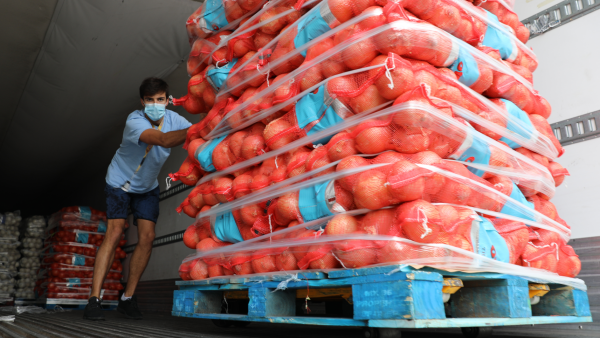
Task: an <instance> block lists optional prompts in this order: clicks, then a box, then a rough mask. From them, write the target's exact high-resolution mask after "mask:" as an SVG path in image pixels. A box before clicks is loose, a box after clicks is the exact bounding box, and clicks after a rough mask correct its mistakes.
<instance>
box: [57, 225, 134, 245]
mask: <svg viewBox="0 0 600 338" xmlns="http://www.w3.org/2000/svg"><path fill="white" fill-rule="evenodd" d="M55 229H56V228H55ZM104 236H105V233H103V232H92V231H85V230H70V229H69V230H58V231H50V237H49V238H48V240H49V241H51V242H75V243H82V244H92V245H95V246H100V245H101V244H102V242H103V241H104ZM126 243H127V240H125V235H122V236H121V240H120V241H119V243H118V245H117V246H119V247H122V246H124V245H125V244H126Z"/></svg>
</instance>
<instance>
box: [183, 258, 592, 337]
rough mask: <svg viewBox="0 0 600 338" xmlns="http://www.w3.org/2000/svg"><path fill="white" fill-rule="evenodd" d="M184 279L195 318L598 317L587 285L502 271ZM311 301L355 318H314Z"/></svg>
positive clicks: (432, 324)
mask: <svg viewBox="0 0 600 338" xmlns="http://www.w3.org/2000/svg"><path fill="white" fill-rule="evenodd" d="M227 280H228V281H229V282H228V283H225V281H227ZM177 284H178V285H179V289H180V290H176V291H175V292H174V300H173V311H172V315H173V316H180V317H191V318H205V319H222V320H240V321H255V322H271V323H293V324H311V325H335V326H362V327H364V326H369V327H378V328H444V327H481V326H505V325H525V324H549V323H583V322H590V321H591V312H590V307H589V301H588V297H587V293H586V292H585V291H582V290H577V289H573V288H571V287H566V286H562V285H555V284H544V281H537V280H536V281H533V282H532V281H528V280H525V279H523V278H520V277H516V276H510V275H503V274H496V273H472V274H469V273H462V272H445V271H439V270H436V269H421V270H416V269H413V268H410V267H406V266H402V267H399V266H384V267H374V268H363V269H349V270H338V271H330V272H328V273H299V274H289V273H287V274H281V275H265V276H255V277H252V278H228V279H226V278H223V279H216V280H212V281H210V280H209V281H180V282H177ZM444 287H445V288H446V289H445V291H443V288H444ZM448 288H452V291H455V292H454V293H452V292H448ZM548 288H549V289H550V291H548ZM532 290H533V291H532ZM530 292H533V294H534V295H535V296H537V297H541V298H540V302H539V303H538V304H536V305H533V306H532V305H531V302H530ZM313 298H314V299H313ZM448 298H449V303H447V304H444V301H448ZM536 299H537V298H536ZM306 302H316V303H311V304H313V305H315V304H318V303H325V304H324V305H325V306H323V305H319V306H316V305H315V306H316V308H317V310H319V308H320V309H321V310H320V311H325V314H326V315H332V314H333V315H334V316H341V317H351V318H333V317H322V316H319V317H316V316H311V314H310V313H308V314H307V311H305V309H304V308H305V307H306V305H307V304H308V303H306ZM313 305H311V306H313ZM313 309H314V307H313ZM323 309H324V310H323ZM317 312H318V311H317ZM303 314H304V315H305V316H302V315H303ZM322 314H323V313H321V314H320V315H322Z"/></svg>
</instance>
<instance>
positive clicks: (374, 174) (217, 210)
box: [196, 151, 570, 245]
mask: <svg viewBox="0 0 600 338" xmlns="http://www.w3.org/2000/svg"><path fill="white" fill-rule="evenodd" d="M333 164H335V163H333ZM327 169H329V167H328V166H324V167H321V168H319V169H318V170H321V171H323V170H327ZM314 174H316V172H315V173H312V172H309V173H306V174H303V175H299V176H297V177H294V178H292V179H290V181H289V182H288V181H284V182H280V183H277V184H274V185H271V186H269V187H267V188H265V189H263V190H261V191H258V192H255V193H253V194H250V195H247V196H243V197H241V198H239V199H236V200H235V201H232V202H230V203H225V204H220V205H216V206H214V207H212V208H210V209H208V210H205V211H202V212H200V213H199V214H198V215H197V216H196V220H197V221H196V226H197V227H200V228H203V227H204V228H206V229H208V230H210V232H211V237H212V238H213V239H215V240H217V241H220V242H237V241H242V240H248V239H251V238H254V237H257V236H260V235H264V234H266V233H270V232H273V231H276V230H275V229H277V228H280V227H284V228H285V227H287V226H289V225H290V224H291V223H293V222H300V223H302V222H307V221H311V220H313V219H318V218H321V217H324V216H328V215H332V214H335V213H339V212H343V211H347V210H353V209H356V208H368V209H371V210H377V209H381V208H384V207H387V206H390V205H396V204H399V203H405V202H410V201H414V200H417V199H424V200H426V201H428V202H433V203H451V204H459V205H467V206H471V207H477V208H481V209H485V210H490V211H494V212H501V213H504V214H509V215H515V216H518V217H521V218H526V219H530V220H534V221H536V222H538V223H542V224H545V225H546V226H547V228H548V229H547V230H548V231H552V232H555V233H557V234H558V235H559V236H560V237H562V238H563V239H564V240H565V241H566V240H568V238H569V237H570V229H569V228H568V226H567V225H566V223H565V224H562V223H564V221H562V220H560V218H559V217H558V214H557V213H556V210H555V209H553V210H551V209H548V208H551V207H553V206H552V205H551V203H550V202H547V201H546V202H544V201H543V200H541V199H539V198H538V197H537V195H534V196H533V197H532V198H534V201H533V202H531V201H528V200H527V199H526V198H525V197H524V196H523V194H522V193H521V191H520V189H519V188H518V187H517V186H516V184H514V183H513V182H511V181H510V180H509V179H508V178H506V177H503V176H500V175H496V176H494V177H491V178H490V179H489V180H485V179H483V178H481V177H478V176H476V175H475V174H473V173H471V172H470V171H469V170H468V169H467V167H465V166H464V165H462V164H460V163H456V162H448V161H443V160H441V159H440V158H439V157H438V156H437V155H435V154H434V153H432V152H428V151H426V152H421V153H417V154H413V155H409V154H400V153H396V152H393V151H388V152H385V153H382V154H380V155H378V156H376V157H375V158H373V159H365V158H364V157H360V156H350V157H347V158H345V159H344V160H342V161H341V162H339V163H338V164H337V166H336V172H330V173H326V174H323V175H321V176H318V177H314V178H312V179H310V180H305V178H307V177H308V176H310V175H314ZM315 176H316V175H315ZM296 181H298V183H296ZM536 201H537V203H536ZM557 220H558V221H557ZM200 244H201V242H200V243H199V244H198V245H200Z"/></svg>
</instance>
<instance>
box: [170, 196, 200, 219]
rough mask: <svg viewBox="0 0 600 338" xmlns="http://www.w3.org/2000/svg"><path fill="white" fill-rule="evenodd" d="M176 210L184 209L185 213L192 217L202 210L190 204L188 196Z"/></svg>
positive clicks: (178, 211) (179, 211)
mask: <svg viewBox="0 0 600 338" xmlns="http://www.w3.org/2000/svg"><path fill="white" fill-rule="evenodd" d="M175 210H176V211H177V213H181V212H182V211H183V213H185V214H186V215H188V216H190V217H192V218H195V217H196V215H197V214H198V213H199V212H200V210H198V209H196V208H194V206H193V205H191V204H190V200H189V198H187V197H186V198H185V199H184V200H183V202H181V204H180V205H179V206H178V207H177V209H175Z"/></svg>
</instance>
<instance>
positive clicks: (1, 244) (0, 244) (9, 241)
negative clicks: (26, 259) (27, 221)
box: [0, 235, 21, 252]
mask: <svg viewBox="0 0 600 338" xmlns="http://www.w3.org/2000/svg"><path fill="white" fill-rule="evenodd" d="M17 239H18V235H17V236H12V235H9V236H3V237H0V252H5V251H11V250H14V249H16V248H18V247H19V245H21V242H19V241H17Z"/></svg>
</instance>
